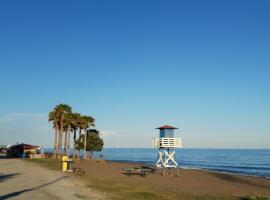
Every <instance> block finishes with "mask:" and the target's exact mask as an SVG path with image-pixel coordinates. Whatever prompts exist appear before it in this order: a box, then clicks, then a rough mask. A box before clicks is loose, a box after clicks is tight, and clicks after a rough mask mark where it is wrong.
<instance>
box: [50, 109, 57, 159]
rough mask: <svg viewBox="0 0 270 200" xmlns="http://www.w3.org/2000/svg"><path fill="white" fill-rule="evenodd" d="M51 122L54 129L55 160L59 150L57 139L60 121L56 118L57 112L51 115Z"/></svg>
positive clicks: (52, 112)
mask: <svg viewBox="0 0 270 200" xmlns="http://www.w3.org/2000/svg"><path fill="white" fill-rule="evenodd" d="M49 122H52V124H53V128H54V148H53V158H54V159H56V149H57V142H58V140H57V137H58V131H59V126H58V119H57V117H56V112H55V110H54V111H51V112H50V113H49Z"/></svg>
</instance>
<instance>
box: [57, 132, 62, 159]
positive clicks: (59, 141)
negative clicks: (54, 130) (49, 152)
mask: <svg viewBox="0 0 270 200" xmlns="http://www.w3.org/2000/svg"><path fill="white" fill-rule="evenodd" d="M61 135H62V134H61V131H58V159H61V157H62V152H61Z"/></svg>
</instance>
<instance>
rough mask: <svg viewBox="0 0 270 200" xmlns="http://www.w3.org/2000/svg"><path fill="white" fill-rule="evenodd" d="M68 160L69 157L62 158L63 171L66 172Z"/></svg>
mask: <svg viewBox="0 0 270 200" xmlns="http://www.w3.org/2000/svg"><path fill="white" fill-rule="evenodd" d="M67 160H68V157H67V156H62V171H63V172H65V171H67V164H68V163H67Z"/></svg>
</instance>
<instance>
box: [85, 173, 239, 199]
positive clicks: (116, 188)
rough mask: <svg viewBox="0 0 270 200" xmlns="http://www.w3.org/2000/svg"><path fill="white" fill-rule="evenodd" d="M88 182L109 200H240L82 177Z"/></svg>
mask: <svg viewBox="0 0 270 200" xmlns="http://www.w3.org/2000/svg"><path fill="white" fill-rule="evenodd" d="M82 178H84V179H85V180H86V181H88V183H89V184H88V187H90V188H93V189H95V190H97V191H99V192H102V193H104V194H106V196H107V197H108V199H111V200H126V199H128V200H144V199H147V200H176V199H177V200H181V199H183V200H240V199H239V198H235V197H225V196H222V197H218V196H211V195H193V194H190V193H180V192H179V193H177V192H174V193H170V190H166V189H165V188H164V190H158V189H157V188H151V187H145V186H144V187H142V186H138V185H133V184H129V183H120V182H117V180H115V181H111V180H104V179H102V180H101V179H97V178H94V177H90V176H85V177H82Z"/></svg>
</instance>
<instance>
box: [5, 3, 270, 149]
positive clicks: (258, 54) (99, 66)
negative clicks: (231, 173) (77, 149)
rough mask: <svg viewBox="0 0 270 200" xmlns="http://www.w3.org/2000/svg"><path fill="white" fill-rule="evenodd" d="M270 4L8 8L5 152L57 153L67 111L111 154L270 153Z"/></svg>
mask: <svg viewBox="0 0 270 200" xmlns="http://www.w3.org/2000/svg"><path fill="white" fill-rule="evenodd" d="M269 9H270V2H269V1H267V0H260V1H247V0H242V1H240V0H236V1H235V0H233V1H229V0H226V1H225V0H224V1H150V0H149V1H76V2H75V1H37V0H35V1H12V0H11V1H1V2H0V27H1V28H0V69H1V79H0V91H1V96H0V97H1V98H0V136H1V141H0V143H3V144H4V143H11V144H12V143H15V142H17V141H18V142H25V143H34V144H40V145H44V146H47V147H48V146H52V141H53V130H52V129H51V125H50V124H49V123H48V122H47V114H48V112H49V111H50V110H52V109H53V107H54V106H55V105H56V104H58V103H67V104H70V105H71V106H72V107H73V110H74V111H77V112H81V113H83V114H87V115H92V116H93V117H94V118H95V119H96V121H97V128H98V129H100V130H101V131H102V133H103V138H104V140H105V146H106V147H151V138H153V137H155V136H156V135H157V131H156V130H155V129H154V128H156V127H158V126H160V125H163V124H170V125H174V126H176V127H178V128H179V130H178V131H177V136H179V137H182V138H183V143H184V146H185V147H221V148H223V147H226V148H269V147H270V123H269V121H270V104H269V102H270V94H269V91H270V78H269V76H270V56H269V55H270V37H269V35H270V24H269V21H270V12H269Z"/></svg>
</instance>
